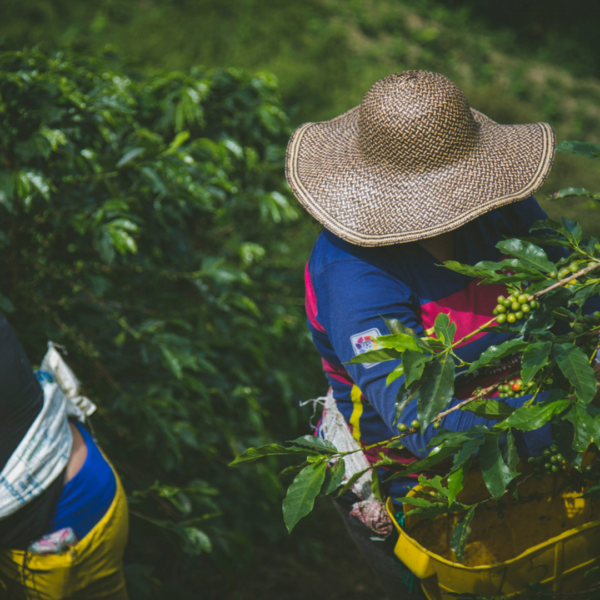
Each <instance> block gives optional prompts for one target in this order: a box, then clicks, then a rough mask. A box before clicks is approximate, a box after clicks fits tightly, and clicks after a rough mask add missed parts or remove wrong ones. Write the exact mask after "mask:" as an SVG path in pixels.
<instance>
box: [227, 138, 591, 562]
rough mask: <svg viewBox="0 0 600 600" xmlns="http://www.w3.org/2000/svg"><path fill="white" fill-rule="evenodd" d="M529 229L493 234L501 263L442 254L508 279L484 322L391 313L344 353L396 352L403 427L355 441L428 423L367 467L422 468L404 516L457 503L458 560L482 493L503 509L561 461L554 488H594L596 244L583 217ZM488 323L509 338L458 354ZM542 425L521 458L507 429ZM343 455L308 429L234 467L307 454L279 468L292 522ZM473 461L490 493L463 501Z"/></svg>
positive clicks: (395, 471)
mask: <svg viewBox="0 0 600 600" xmlns="http://www.w3.org/2000/svg"><path fill="white" fill-rule="evenodd" d="M559 150H563V151H567V152H578V153H587V154H588V155H591V156H597V155H599V154H600V145H599V144H580V143H578V142H563V144H562V145H561V146H560V147H559ZM584 193H585V194H587V195H588V196H590V197H594V198H596V197H598V198H600V196H598V195H594V194H591V193H590V192H587V190H585V191H582V190H578V189H576V188H568V189H567V190H561V192H558V193H557V194H556V195H555V197H564V196H567V195H573V194H579V195H583V194H584ZM530 233H531V234H532V235H531V237H529V238H523V239H506V240H503V241H500V242H499V243H498V244H497V248H498V249H499V250H500V251H501V253H502V255H503V256H505V257H506V258H504V259H503V260H501V261H499V262H490V261H483V262H480V263H478V264H476V265H474V266H471V265H464V264H460V263H457V262H454V261H449V262H446V263H445V265H444V266H445V267H446V268H448V269H451V270H453V271H456V272H458V273H461V274H463V275H466V276H469V277H473V278H476V279H478V280H480V282H481V284H504V285H505V286H506V294H505V295H502V296H500V297H498V301H497V302H498V303H497V306H496V308H495V309H494V311H493V316H492V318H490V320H489V321H488V322H487V323H485V324H484V325H482V326H481V327H479V328H478V329H476V330H475V331H473V332H471V333H469V334H468V335H466V336H464V337H462V338H459V339H457V338H456V335H455V334H456V325H455V324H454V323H453V322H452V320H451V318H450V317H449V316H448V315H446V314H439V315H438V317H437V319H436V321H435V325H434V327H433V331H429V332H426V335H424V336H418V335H416V334H415V332H414V331H413V330H411V329H409V328H407V327H406V326H404V325H403V324H402V323H401V322H400V321H398V320H394V319H386V320H385V322H386V325H387V327H388V328H389V330H390V331H391V333H390V334H389V335H384V336H381V337H379V338H378V339H377V343H378V349H376V350H372V351H370V352H367V353H365V354H361V355H359V356H357V357H355V358H353V359H352V362H353V363H373V362H387V361H396V363H395V364H397V361H398V359H401V362H400V364H398V365H397V366H395V368H393V369H392V368H391V369H390V371H391V372H390V374H389V376H388V385H389V384H390V383H391V382H392V381H394V380H395V379H397V378H398V377H404V381H403V383H402V386H401V387H400V390H399V392H398V395H397V399H396V412H395V423H396V426H397V428H398V432H399V434H398V435H397V436H395V437H393V438H391V439H389V440H386V441H383V442H378V443H376V444H372V445H371V446H368V447H367V448H363V450H365V449H371V448H377V449H382V448H384V447H387V448H394V447H402V438H404V437H406V436H409V435H411V434H413V433H416V432H417V431H423V430H425V429H427V428H428V427H432V428H434V429H436V430H437V432H436V433H435V436H434V437H433V438H432V439H431V441H430V442H429V444H428V448H429V449H430V451H429V453H428V455H427V456H426V457H425V458H422V459H420V460H416V461H415V462H413V463H411V464H409V465H408V466H407V465H405V464H402V465H400V464H398V463H396V464H394V462H393V460H391V459H390V458H389V457H386V456H384V455H383V454H381V455H380V456H381V460H380V461H378V462H375V463H374V464H373V465H371V467H369V469H367V471H368V470H373V471H374V470H375V469H376V468H377V467H381V466H383V467H386V468H387V469H392V470H390V471H388V472H389V475H388V477H387V480H388V481H389V480H392V479H395V478H398V477H405V476H407V475H412V474H418V473H420V474H421V475H420V476H419V482H420V483H421V484H422V485H423V486H427V488H428V490H433V491H427V492H426V493H424V494H415V495H410V496H407V497H404V498H399V499H395V500H397V501H400V502H403V503H406V504H410V505H413V506H414V508H413V509H412V510H411V514H414V515H417V516H419V517H421V518H436V517H438V516H440V515H444V514H449V513H455V512H459V513H463V514H464V516H463V517H462V518H461V519H460V520H459V521H458V523H457V525H456V529H455V531H454V535H453V536H452V543H451V546H452V550H453V552H454V554H455V556H456V560H457V561H459V562H460V560H461V559H462V557H463V554H464V549H465V546H466V544H467V541H468V535H469V531H470V528H469V524H470V522H471V521H472V519H473V516H474V515H475V513H476V511H477V510H481V509H483V508H484V507H485V505H488V504H490V503H491V504H490V506H494V507H495V508H494V509H495V510H499V511H501V510H502V508H501V505H502V503H501V501H502V498H503V497H504V496H505V494H507V493H509V494H513V495H518V488H519V485H520V484H521V483H522V482H523V481H525V480H527V479H528V478H529V477H531V476H534V477H536V478H538V479H542V478H544V477H547V476H550V475H552V474H554V473H557V472H559V471H562V470H563V469H564V470H565V472H566V479H565V480H564V481H563V482H562V483H561V484H560V485H561V486H562V488H561V489H564V488H570V489H574V490H576V491H579V492H583V491H585V494H586V496H594V497H595V496H600V471H599V470H598V469H597V468H595V467H593V466H587V467H584V466H583V465H582V457H583V455H584V452H585V451H586V450H587V449H588V447H589V446H590V440H591V441H592V443H593V444H594V445H595V446H598V447H600V408H598V406H597V404H598V382H597V378H596V371H595V368H594V365H595V359H596V354H597V346H598V335H599V334H600V312H598V311H596V312H594V311H592V310H590V308H589V306H590V304H593V300H592V299H593V298H594V297H597V296H598V295H600V243H599V242H598V240H597V239H595V238H589V239H582V229H581V227H580V225H579V224H577V223H575V222H572V221H569V220H568V219H565V218H562V219H561V220H560V221H556V220H553V219H545V220H542V221H538V222H536V223H535V224H534V225H533V226H532V228H531V232H530ZM548 246H561V247H563V248H564V256H563V258H561V259H560V260H559V261H558V262H557V263H554V262H552V261H551V260H550V259H549V258H548V255H547V253H546V251H545V250H544V247H548ZM586 305H587V306H586ZM492 329H493V330H494V331H498V330H499V331H500V332H505V333H508V334H512V337H511V338H510V339H508V340H507V341H505V342H503V343H502V344H499V345H497V346H491V347H489V348H488V349H487V350H486V351H485V352H483V353H482V354H481V356H480V357H479V358H478V359H477V360H475V361H474V362H473V363H467V362H464V361H463V360H462V359H460V358H459V357H458V356H457V354H456V353H455V348H457V346H459V345H460V344H462V343H464V342H465V341H466V340H468V339H469V338H471V337H473V336H475V335H477V334H479V333H481V332H486V331H490V330H492ZM512 356H518V357H519V359H520V360H519V361H518V363H516V365H518V366H515V367H514V369H513V370H512V371H510V372H508V373H507V374H506V376H504V377H503V378H502V379H500V380H499V381H497V382H496V383H495V384H494V385H491V386H489V387H486V388H483V389H482V388H478V389H476V390H475V391H474V393H473V394H472V396H471V397H469V398H467V399H465V400H463V401H461V402H459V403H457V404H454V405H453V406H452V407H449V404H450V402H451V400H452V398H453V395H454V382H455V377H456V373H457V369H458V368H460V369H461V370H463V369H467V370H468V373H471V374H472V373H475V372H476V371H477V370H479V369H482V368H483V367H488V366H490V365H492V364H494V363H495V362H496V361H500V360H501V359H506V358H507V357H512ZM516 396H526V401H525V403H524V404H523V405H522V406H520V407H518V408H514V407H512V406H509V404H507V403H505V402H503V399H507V398H513V397H516ZM413 401H416V402H417V419H414V420H412V421H411V422H409V423H406V422H404V421H403V414H404V411H405V409H406V407H407V405H408V404H409V403H410V402H413ZM457 410H463V411H472V412H474V413H476V414H477V415H479V416H482V417H485V418H486V419H488V420H492V421H495V423H494V424H493V425H491V426H486V425H483V424H478V425H476V426H474V427H472V428H470V429H466V430H463V431H456V432H454V431H449V430H444V429H443V428H442V426H441V424H442V423H443V419H444V417H445V416H446V415H448V414H449V413H451V412H453V411H457ZM546 424H550V425H551V430H552V438H553V443H552V445H551V446H550V447H549V448H547V449H545V450H544V451H543V453H542V454H541V455H540V456H532V457H529V459H528V460H521V457H519V455H518V453H517V450H516V445H515V432H530V431H535V430H538V429H540V428H541V427H543V426H545V425H546ZM357 451H359V450H356V451H353V452H357ZM351 453H352V452H338V451H337V449H336V448H335V447H334V446H333V445H332V444H331V443H330V442H328V441H326V440H322V439H319V438H315V437H311V436H305V437H302V438H298V439H296V440H294V441H293V442H291V443H290V445H287V446H281V445H276V444H271V445H269V446H263V447H260V448H250V449H248V450H247V451H246V452H245V453H243V454H242V455H240V456H238V457H237V458H236V460H235V461H234V462H233V463H232V465H238V464H242V463H245V462H250V461H254V460H256V459H258V458H260V457H263V456H267V455H274V454H275V455H276V454H280V455H292V456H296V457H300V458H302V459H303V462H302V463H301V464H300V465H298V466H296V467H293V466H292V467H288V468H287V469H286V470H285V471H284V474H285V475H292V474H295V479H294V480H293V482H292V484H291V485H290V487H289V489H288V492H287V496H286V498H285V500H284V503H283V514H284V519H285V522H286V525H287V526H288V529H289V530H290V531H291V530H292V529H293V527H294V526H295V524H296V523H297V522H298V520H299V519H301V518H302V517H303V516H305V515H306V514H308V513H309V512H310V511H311V510H312V507H313V504H314V501H315V498H316V497H317V496H319V495H326V494H329V493H331V492H333V491H334V490H337V493H338V494H341V493H343V492H344V491H346V490H348V489H349V488H350V487H351V486H352V485H353V483H354V482H355V481H356V480H357V479H358V477H359V476H361V475H362V474H363V473H365V472H366V471H363V472H361V473H357V474H354V475H353V476H352V477H351V478H349V479H347V478H345V477H344V461H343V458H344V457H345V456H347V455H348V454H351ZM328 467H329V468H328ZM432 469H433V470H434V471H436V472H437V473H439V474H436V475H435V476H434V477H433V478H427V477H426V476H424V475H423V474H422V473H423V472H428V473H431V471H432ZM471 469H478V470H479V471H480V472H481V476H482V478H483V481H484V483H485V486H486V489H487V497H486V498H484V499H483V500H481V501H479V502H477V503H475V504H470V505H469V504H464V503H462V502H460V501H459V500H458V499H457V497H458V495H459V493H460V492H461V490H462V489H463V487H464V483H465V477H466V475H467V473H468V472H469V471H470V470H471ZM342 482H343V483H342ZM377 490H378V486H374V491H375V492H376V493H377ZM519 501H521V502H525V501H527V498H525V497H519Z"/></svg>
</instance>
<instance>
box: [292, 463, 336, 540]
mask: <svg viewBox="0 0 600 600" xmlns="http://www.w3.org/2000/svg"><path fill="white" fill-rule="evenodd" d="M326 470H327V464H326V463H324V462H322V463H317V464H312V465H309V466H308V467H305V468H304V469H302V471H300V473H298V475H296V478H295V479H294V481H293V482H292V484H291V485H290V487H289V488H288V491H287V494H286V496H285V499H284V500H283V520H284V522H285V525H286V527H287V530H288V531H289V533H292V530H293V529H294V526H295V525H296V523H298V521H299V520H300V519H302V517H305V516H306V515H307V514H309V513H310V511H311V510H312V509H313V506H314V504H315V498H316V497H317V495H318V494H319V492H320V491H321V486H322V485H323V482H324V481H325V471H326Z"/></svg>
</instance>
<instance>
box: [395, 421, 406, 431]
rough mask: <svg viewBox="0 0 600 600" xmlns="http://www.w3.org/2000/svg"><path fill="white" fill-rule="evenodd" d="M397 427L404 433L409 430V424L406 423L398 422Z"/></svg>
mask: <svg viewBox="0 0 600 600" xmlns="http://www.w3.org/2000/svg"><path fill="white" fill-rule="evenodd" d="M396 427H397V428H398V429H399V431H402V432H403V433H404V432H405V431H408V425H406V423H398V425H396Z"/></svg>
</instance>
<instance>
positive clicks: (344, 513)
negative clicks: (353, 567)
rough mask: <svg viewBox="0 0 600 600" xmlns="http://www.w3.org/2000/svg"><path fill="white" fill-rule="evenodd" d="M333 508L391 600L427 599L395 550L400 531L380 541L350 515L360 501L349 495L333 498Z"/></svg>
mask: <svg viewBox="0 0 600 600" xmlns="http://www.w3.org/2000/svg"><path fill="white" fill-rule="evenodd" d="M331 499H332V501H333V505H334V506H335V508H336V510H337V511H338V513H339V515H340V516H341V517H342V520H343V521H344V525H345V526H346V529H347V530H348V533H349V534H350V537H351V538H352V540H353V542H354V543H355V544H356V546H357V548H358V549H359V550H360V553H361V554H362V556H363V558H364V559H365V560H366V561H367V563H368V564H369V566H370V567H371V569H372V570H373V572H374V573H375V575H376V576H377V578H378V579H379V582H380V583H381V585H382V587H383V589H384V590H385V592H386V594H387V596H388V599H389V600H426V598H425V595H424V594H423V592H422V590H421V585H420V583H419V580H418V579H417V578H416V577H415V576H414V575H413V574H412V573H411V572H410V571H409V570H408V569H407V568H406V567H405V566H404V565H403V564H402V563H401V562H400V560H398V558H397V557H396V555H395V554H394V547H395V545H396V542H397V541H398V533H397V532H396V530H394V532H393V533H392V534H391V535H390V536H389V537H387V538H386V539H385V540H381V541H380V540H379V539H378V537H379V536H377V535H376V534H375V533H373V532H372V531H371V530H370V529H369V528H368V527H367V526H366V525H364V524H363V523H361V522H360V521H359V520H358V519H356V518H354V517H351V516H350V510H351V509H352V504H353V503H354V502H356V500H357V498H356V497H355V496H354V494H351V493H346V494H343V495H342V496H341V497H339V498H333V497H332V498H331Z"/></svg>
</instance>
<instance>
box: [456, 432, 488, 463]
mask: <svg viewBox="0 0 600 600" xmlns="http://www.w3.org/2000/svg"><path fill="white" fill-rule="evenodd" d="M484 440H485V438H484V437H478V438H474V439H470V440H468V441H466V442H465V443H464V444H462V445H461V447H460V449H459V450H458V452H457V453H456V454H455V455H454V464H453V465H452V469H451V470H452V472H454V471H456V470H457V469H460V468H462V467H465V465H466V464H467V462H468V461H470V460H471V459H472V458H473V456H474V455H475V453H476V452H478V451H479V448H480V447H481V445H482V444H483V441H484ZM465 468H466V467H465Z"/></svg>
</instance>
